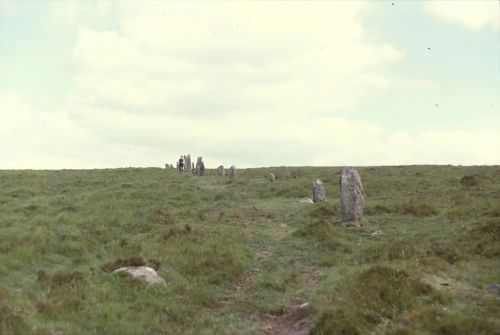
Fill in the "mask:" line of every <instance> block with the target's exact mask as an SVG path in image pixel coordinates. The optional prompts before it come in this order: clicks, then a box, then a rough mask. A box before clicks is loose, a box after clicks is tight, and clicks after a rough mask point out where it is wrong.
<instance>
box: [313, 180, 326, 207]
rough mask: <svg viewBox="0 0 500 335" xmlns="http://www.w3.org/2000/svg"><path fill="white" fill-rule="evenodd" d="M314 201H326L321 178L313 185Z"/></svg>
mask: <svg viewBox="0 0 500 335" xmlns="http://www.w3.org/2000/svg"><path fill="white" fill-rule="evenodd" d="M313 201H314V202H324V201H326V195H325V188H324V187H323V183H322V182H321V180H320V179H319V178H316V181H315V182H314V183H313Z"/></svg>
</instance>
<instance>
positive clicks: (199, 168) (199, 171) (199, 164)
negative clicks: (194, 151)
mask: <svg viewBox="0 0 500 335" xmlns="http://www.w3.org/2000/svg"><path fill="white" fill-rule="evenodd" d="M195 175H197V176H204V175H205V163H203V157H198V158H197V159H196V169H195Z"/></svg>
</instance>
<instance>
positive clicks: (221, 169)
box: [217, 165, 226, 177]
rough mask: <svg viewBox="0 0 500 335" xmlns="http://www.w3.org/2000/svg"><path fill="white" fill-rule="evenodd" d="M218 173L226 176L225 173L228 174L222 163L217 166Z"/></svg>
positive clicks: (220, 175)
mask: <svg viewBox="0 0 500 335" xmlns="http://www.w3.org/2000/svg"><path fill="white" fill-rule="evenodd" d="M217 174H218V175H219V177H224V175H225V174H226V171H224V165H220V166H219V167H218V168H217Z"/></svg>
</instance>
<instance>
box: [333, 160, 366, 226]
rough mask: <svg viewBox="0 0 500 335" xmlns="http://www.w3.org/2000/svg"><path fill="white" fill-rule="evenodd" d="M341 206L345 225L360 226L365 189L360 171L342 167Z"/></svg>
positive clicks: (340, 181)
mask: <svg viewBox="0 0 500 335" xmlns="http://www.w3.org/2000/svg"><path fill="white" fill-rule="evenodd" d="M339 184H340V207H341V211H342V224H343V226H345V227H347V226H357V227H359V226H360V223H359V222H360V221H361V218H362V217H363V204H364V191H363V185H362V184H361V178H360V177H359V174H358V171H357V170H356V169H354V168H352V167H344V168H342V172H341V173H340V180H339Z"/></svg>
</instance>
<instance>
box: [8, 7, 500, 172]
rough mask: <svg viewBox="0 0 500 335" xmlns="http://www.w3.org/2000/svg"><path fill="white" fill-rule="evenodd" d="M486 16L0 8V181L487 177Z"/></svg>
mask: <svg viewBox="0 0 500 335" xmlns="http://www.w3.org/2000/svg"><path fill="white" fill-rule="evenodd" d="M499 60H500V7H499V2H498V1H496V0H493V1H426V2H424V1H420V2H417V1H408V0H407V1H397V0H394V1H369V2H356V1H323V2H297V1H296V2H285V1H279V2H263V1H262V2H240V1H238V2H212V1H211V2H193V3H190V2H172V1H164V2H162V1H153V2H150V3H147V2H139V1H137V2H116V1H113V2H101V1H99V2H97V1H82V2H71V1H54V2H51V1H32V2H29V1H24V2H15V1H9V0H7V1H6V0H0V153H1V155H0V169H12V168H33V169H42V168H44V169H54V168H103V167H127V166H163V164H164V163H175V160H176V159H177V157H178V156H179V155H180V154H184V153H191V155H192V156H199V155H201V156H203V157H204V160H205V162H206V165H207V166H208V167H215V166H218V165H219V164H224V165H227V166H229V165H232V164H234V165H236V166H238V167H257V166H281V165H295V166H302V165H335V166H338V165H394V164H398V165H399V164H456V165H458V164H461V165H475V164H500V93H499V92H500V61H499Z"/></svg>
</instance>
